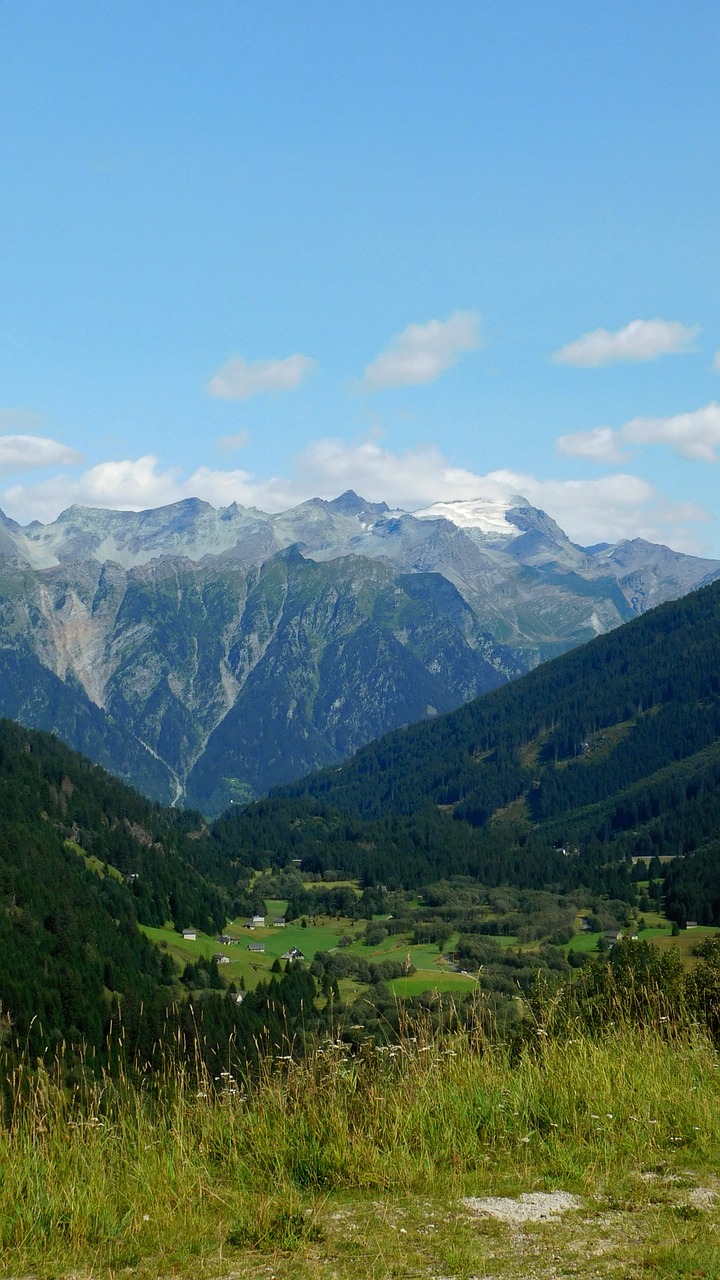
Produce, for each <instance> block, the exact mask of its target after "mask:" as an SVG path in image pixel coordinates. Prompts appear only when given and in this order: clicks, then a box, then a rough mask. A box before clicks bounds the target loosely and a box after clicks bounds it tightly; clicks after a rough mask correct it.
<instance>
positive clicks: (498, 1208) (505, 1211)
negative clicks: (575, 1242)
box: [462, 1191, 582, 1226]
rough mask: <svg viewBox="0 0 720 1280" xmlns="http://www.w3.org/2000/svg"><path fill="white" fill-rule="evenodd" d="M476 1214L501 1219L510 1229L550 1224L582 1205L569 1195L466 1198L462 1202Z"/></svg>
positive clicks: (543, 1193)
mask: <svg viewBox="0 0 720 1280" xmlns="http://www.w3.org/2000/svg"><path fill="white" fill-rule="evenodd" d="M462 1203H463V1204H464V1206H465V1208H466V1209H471V1210H472V1212H473V1213H480V1214H484V1215H485V1216H486V1217H488V1218H498V1219H499V1220H500V1221H501V1222H509V1223H510V1224H511V1226H520V1224H521V1223H523V1222H547V1221H549V1220H550V1219H551V1218H556V1217H557V1216H558V1215H559V1214H561V1213H567V1212H568V1210H569V1209H580V1208H581V1207H582V1201H580V1200H579V1199H578V1198H577V1196H571V1195H569V1194H568V1192H567V1191H528V1192H526V1193H525V1195H522V1196H518V1198H517V1200H513V1199H511V1198H510V1196H486V1197H484V1198H481V1197H478V1196H466V1197H465V1199H464V1200H463V1202H462Z"/></svg>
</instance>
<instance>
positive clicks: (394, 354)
mask: <svg viewBox="0 0 720 1280" xmlns="http://www.w3.org/2000/svg"><path fill="white" fill-rule="evenodd" d="M479 323H480V317H479V315H478V313H477V312H476V311H455V312H453V314H452V315H451V316H449V317H448V319H447V320H428V322H427V324H409V325H408V327H407V329H403V331H402V333H398V334H397V335H396V336H395V337H394V338H392V339H391V341H390V345H389V346H388V348H387V350H385V351H382V352H381V353H380V355H379V356H378V357H377V358H376V359H375V360H373V361H372V363H371V364H369V365H368V366H367V368H366V370H365V373H364V375H363V380H362V383H361V384H360V389H361V390H362V391H381V390H383V389H385V388H387V387H415V386H420V385H422V384H424V383H426V382H434V381H435V379H436V378H439V377H440V375H441V374H442V373H445V371H446V370H447V369H450V368H452V366H453V365H454V364H456V363H457V359H458V356H459V355H461V353H462V352H463V351H476V350H477V348H478V347H479V346H480V337H479V332H478V327H479Z"/></svg>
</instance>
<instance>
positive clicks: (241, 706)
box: [0, 492, 720, 815]
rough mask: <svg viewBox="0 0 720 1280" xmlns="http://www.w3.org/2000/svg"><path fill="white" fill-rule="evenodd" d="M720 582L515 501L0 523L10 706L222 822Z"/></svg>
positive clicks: (164, 512)
mask: <svg viewBox="0 0 720 1280" xmlns="http://www.w3.org/2000/svg"><path fill="white" fill-rule="evenodd" d="M718 573H720V563H718V562H714V561H704V560H699V559H697V558H694V557H690V556H684V555H681V554H679V553H676V552H672V551H670V550H668V548H664V547H658V546H653V545H652V544H648V543H643V542H641V541H636V542H632V543H620V544H618V545H617V546H615V547H609V546H605V545H602V546H599V547H596V548H590V549H584V548H581V547H577V546H575V545H574V544H573V543H572V542H570V540H569V539H568V538H567V537H566V535H565V534H564V533H563V531H562V530H561V529H560V528H559V526H558V525H557V524H556V523H555V521H553V520H552V519H551V518H550V517H549V516H548V515H547V514H546V513H544V512H542V511H538V510H537V509H536V508H534V507H533V506H532V505H531V504H530V503H529V502H527V500H526V499H524V498H522V497H521V496H519V495H515V496H512V497H510V498H508V499H506V500H504V501H498V500H496V499H492V500H491V499H482V498H479V499H476V500H474V501H470V502H468V501H465V502H445V503H438V504H435V506H433V507H430V508H428V509H426V510H425V511H421V512H417V513H415V514H414V515H413V514H409V513H406V512H400V511H390V510H389V509H388V508H387V506H386V504H384V503H369V502H367V501H365V500H364V499H362V498H360V497H358V496H357V495H356V494H354V493H352V492H348V493H345V494H343V495H341V496H340V497H339V498H337V499H335V500H334V501H332V502H325V501H322V500H320V499H312V500H310V501H308V502H305V503H302V504H300V505H299V506H298V507H295V508H292V509H291V510H289V511H285V512H280V513H278V514H276V515H268V514H266V513H263V512H261V511H256V510H252V509H243V508H241V507H238V506H237V505H236V504H233V505H232V506H230V507H227V508H223V509H220V510H215V509H214V508H212V507H211V506H209V505H208V504H207V503H203V502H200V501H198V500H197V499H191V500H187V501H184V502H180V503H176V504H174V505H172V506H170V507H166V508H160V509H158V510H155V511H144V512H118V511H105V510H90V509H86V508H80V507H71V508H70V509H69V510H68V511H66V512H63V513H62V515H61V516H60V517H58V519H57V520H56V521H55V522H54V523H53V524H50V525H40V524H37V523H35V524H32V525H29V526H27V527H26V528H21V527H20V526H19V525H17V524H16V523H15V522H14V521H11V520H8V519H6V518H5V517H2V516H1V515H0V668H2V669H3V670H4V672H5V679H4V680H2V681H0V714H4V715H8V716H12V717H13V718H16V719H18V720H20V721H22V722H23V723H25V724H28V725H31V726H35V727H38V728H44V729H50V730H54V731H57V732H58V733H60V734H61V735H62V737H63V738H64V739H65V740H66V741H68V742H69V743H70V744H71V745H73V746H74V747H76V748H77V749H79V750H81V751H84V752H86V753H87V754H88V755H90V756H91V757H92V758H93V759H95V760H96V761H98V762H100V763H102V764H104V765H106V766H107V767H108V768H111V769H113V770H114V771H115V772H117V773H118V774H119V775H120V776H122V777H123V778H125V779H126V780H127V781H129V782H131V783H132V784H134V785H136V786H138V787H140V788H142V789H143V790H144V791H145V792H146V793H147V794H149V795H151V796H153V797H154V798H156V799H158V800H161V801H163V802H165V803H189V804H196V805H199V806H201V807H202V808H203V810H204V812H205V813H207V814H208V815H212V814H216V813H218V812H219V811H220V810H221V809H222V808H224V807H225V806H227V805H228V804H229V803H231V802H232V801H235V802H238V801H245V800H247V799H248V798H250V797H252V796H254V795H258V794H261V793H263V792H265V791H267V789H268V788H269V787H271V786H273V785H276V784H278V783H282V782H285V781H289V780H292V779H293V778H296V777H298V776H301V775H303V774H304V773H306V772H307V771H309V770H311V769H314V768H317V767H319V766H323V765H329V764H334V763H338V762H340V761H342V760H343V759H345V758H347V756H348V755H351V754H352V752H353V751H354V750H356V749H357V748H358V747H360V746H362V745H363V744H364V743H365V742H367V741H368V740H370V739H372V738H373V737H375V736H378V735H381V734H383V733H385V732H387V731H388V730H389V729H393V728H395V727H397V726H399V725H403V724H407V723H410V722H412V721H416V720H421V719H423V718H425V717H432V716H434V715H436V714H438V713H442V712H444V711H447V710H449V709H451V708H453V707H456V706H458V705H460V704H462V703H463V702H466V701H468V700H469V699H472V698H473V697H475V696H477V695H478V694H480V693H483V692H485V691H487V690H490V689H492V688H493V687H496V686H498V685H500V684H503V683H505V682H506V681H507V680H509V679H514V678H515V677H516V676H518V675H520V674H521V673H522V672H523V671H526V670H528V669H530V668H532V667H534V666H536V665H537V663H538V662H539V661H541V660H545V659H548V658H551V657H553V656H555V655H556V654H558V653H561V652H564V651H566V650H567V649H568V648H571V647H573V646H575V645H578V644H582V643H583V642H585V641H587V640H588V639H590V638H591V637H592V636H594V635H597V634H599V633H604V632H607V631H609V630H611V629H612V628H614V627H617V626H619V625H620V624H621V623H623V622H624V621H626V620H627V619H629V618H630V617H632V616H634V615H635V614H637V613H642V612H644V610H645V609H646V608H647V607H648V606H649V605H651V604H655V603H657V602H659V601H661V600H663V599H665V598H667V597H675V596H678V595H681V594H683V593H684V592H686V591H688V590H690V589H691V588H692V587H693V586H695V585H696V584H697V583H698V582H700V581H701V580H702V581H704V580H708V581H709V580H712V579H713V577H715V576H716V575H717V574H718Z"/></svg>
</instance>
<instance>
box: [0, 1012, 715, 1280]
mask: <svg viewBox="0 0 720 1280" xmlns="http://www.w3.org/2000/svg"><path fill="white" fill-rule="evenodd" d="M719 1066H720V1063H719V1060H718V1055H717V1053H716V1050H715V1049H714V1048H713V1046H712V1045H711V1044H710V1043H709V1041H708V1040H706V1039H705V1038H704V1037H703V1036H701V1035H695V1034H693V1032H692V1031H691V1032H689V1033H688V1032H686V1033H683V1034H682V1035H678V1036H677V1037H672V1038H666V1036H665V1035H664V1034H663V1029H662V1028H661V1027H655V1028H654V1029H653V1028H650V1029H646V1030H641V1029H637V1028H633V1027H632V1026H630V1025H623V1024H619V1025H616V1026H615V1027H609V1028H608V1030H607V1032H606V1033H605V1034H604V1035H601V1036H599V1037H597V1038H592V1037H590V1036H588V1035H586V1034H582V1033H578V1034H577V1035H570V1036H569V1038H567V1039H565V1038H563V1039H562V1040H554V1039H551V1038H549V1037H547V1036H545V1035H544V1034H542V1029H541V1028H539V1029H538V1034H537V1035H536V1037H535V1041H534V1042H533V1043H531V1044H530V1045H528V1046H527V1047H526V1048H525V1050H524V1051H523V1052H522V1053H521V1054H520V1056H519V1057H518V1058H517V1060H516V1061H512V1060H511V1056H510V1052H509V1050H508V1049H507V1048H505V1047H503V1046H502V1045H497V1044H490V1043H486V1042H483V1041H482V1040H480V1039H478V1038H476V1037H475V1038H474V1037H472V1036H469V1035H457V1036H454V1037H452V1038H449V1037H445V1038H437V1039H436V1038H433V1037H432V1036H428V1037H426V1038H423V1037H422V1036H421V1035H419V1036H418V1037H417V1039H412V1038H406V1039H404V1040H401V1041H400V1042H399V1043H398V1044H397V1045H395V1046H391V1047H383V1048H378V1047H375V1046H372V1045H370V1044H368V1045H367V1046H366V1047H365V1048H363V1049H362V1050H361V1051H360V1052H359V1053H358V1054H356V1055H354V1056H352V1057H351V1056H349V1055H348V1053H347V1050H346V1047H345V1046H344V1045H342V1044H338V1043H333V1042H328V1043H326V1044H323V1045H320V1046H318V1048H317V1049H316V1050H315V1051H314V1052H313V1053H312V1054H311V1055H310V1056H309V1057H308V1058H306V1059H305V1060H302V1061H298V1062H296V1061H290V1060H287V1059H286V1060H280V1061H276V1062H275V1063H274V1064H273V1063H267V1064H266V1067H265V1069H264V1071H263V1073H262V1076H261V1078H260V1079H259V1080H258V1081H257V1083H256V1084H254V1085H253V1086H252V1088H249V1089H248V1090H247V1091H243V1090H242V1089H241V1088H240V1087H239V1086H237V1085H236V1084H235V1082H234V1081H233V1080H232V1078H231V1077H230V1076H228V1077H225V1078H221V1079H219V1080H217V1081H202V1080H201V1081H200V1083H199V1084H198V1082H197V1079H196V1078H194V1076H193V1073H192V1072H190V1071H187V1072H184V1071H181V1070H178V1069H177V1068H170V1067H168V1069H167V1071H166V1072H165V1074H164V1075H163V1076H162V1077H161V1078H160V1079H159V1080H155V1081H148V1082H147V1084H146V1085H145V1086H143V1085H142V1084H137V1083H136V1084H132V1083H131V1082H130V1080H129V1079H126V1078H120V1079H118V1080H115V1081H111V1080H109V1079H105V1080H102V1081H100V1082H95V1083H80V1084H76V1085H75V1086H73V1087H72V1088H68V1087H67V1086H66V1085H64V1084H63V1083H62V1080H61V1078H60V1077H61V1073H60V1072H59V1071H58V1073H57V1075H56V1076H54V1075H53V1073H52V1072H50V1073H48V1072H46V1071H43V1070H40V1071H39V1072H38V1071H37V1070H33V1071H30V1070H29V1069H28V1068H27V1067H21V1068H16V1069H15V1071H14V1074H13V1075H12V1077H11V1079H10V1080H9V1093H8V1102H7V1112H6V1119H5V1123H4V1125H3V1128H2V1132H1V1133H0V1169H1V1178H0V1244H1V1252H0V1261H1V1264H2V1274H3V1275H6V1276H28V1275H33V1276H38V1277H48V1278H49V1277H50V1276H69V1275H73V1276H77V1275H82V1276H94V1277H101V1276H102V1277H109V1276H114V1275H116V1274H118V1273H121V1272H123V1271H125V1273H126V1274H128V1275H130V1274H133V1275H136V1276H140V1277H146V1276H147V1277H150V1276H153V1277H154V1276H157V1275H159V1274H162V1275H163V1276H182V1277H185V1276H188V1277H189V1276H190V1275H192V1276H218V1277H219V1276H229V1275H233V1276H238V1277H245V1276H248V1277H249V1276H257V1275H267V1276H268V1277H269V1276H275V1277H278V1278H279V1277H281V1276H282V1277H285V1276H287V1277H290V1276H295V1277H308V1278H309V1280H310V1278H312V1277H314V1278H316V1280H325V1278H326V1277H327V1278H328V1280H329V1278H330V1277H331V1276H332V1277H336V1278H342V1280H344V1278H345V1277H350V1276H353V1277H359V1276H373V1277H378V1280H379V1278H380V1277H383V1276H393V1275H394V1276H396V1277H411V1276H428V1277H431V1276H435V1277H437V1276H440V1275H443V1276H450V1275H453V1276H457V1277H470V1276H479V1275H494V1276H507V1277H508V1278H509V1277H515V1276H520V1275H524V1276H526V1275H528V1274H533V1276H544V1275H545V1274H547V1275H548V1276H549V1275H551V1274H553V1275H556V1276H559V1275H568V1276H569V1275H574V1276H585V1275H587V1276H590V1275H593V1276H597V1275H618V1276H620V1275H624V1276H633V1275H637V1276H645V1275H647V1276H650V1275H654V1276H661V1277H662V1276H667V1277H669V1278H674V1277H681V1276H688V1277H689V1276H699V1275H703V1276H706V1277H707V1276H720V1245H719V1244H718V1236H717V1234H716V1228H717V1226H718V1225H720V1223H719V1220H718V1217H717V1214H715V1213H714V1210H713V1208H712V1199H713V1195H714V1192H713V1190H712V1187H713V1185H714V1183H713V1179H714V1176H715V1171H716V1170H718V1168H720V1166H719V1164H718V1161H719V1160H720V1069H719ZM556 1188H560V1189H562V1190H564V1191H567V1192H572V1193H575V1194H577V1195H579V1196H580V1197H581V1198H582V1199H583V1203H584V1204H585V1205H586V1211H585V1213H584V1215H583V1216H581V1217H580V1218H578V1215H577V1214H574V1215H570V1219H569V1220H568V1222H565V1221H563V1223H562V1224H561V1225H558V1226H553V1227H552V1228H551V1227H550V1226H547V1227H529V1228H527V1230H526V1231H525V1235H524V1237H523V1238H524V1239H525V1245H524V1246H523V1249H525V1251H526V1252H527V1250H529V1251H530V1253H531V1254H533V1256H535V1258H536V1263H535V1264H534V1265H535V1270H534V1271H532V1272H531V1271H529V1270H528V1269H527V1268H526V1269H525V1270H522V1269H518V1268H519V1267H520V1258H519V1254H518V1245H517V1240H518V1237H517V1232H515V1234H514V1235H513V1232H512V1231H510V1230H509V1229H508V1228H507V1227H505V1226H504V1225H502V1224H498V1223H495V1222H494V1221H490V1220H485V1219H481V1220H472V1217H471V1215H468V1214H467V1213H466V1212H464V1211H463V1210H462V1207H461V1198H462V1197H463V1196H467V1195H471V1196H485V1195H515V1194H518V1193H520V1192H527V1191H533V1190H537V1189H544V1190H550V1189H556ZM687 1188H690V1191H692V1190H693V1188H694V1189H695V1190H697V1189H698V1188H699V1191H698V1195H699V1194H700V1192H702V1196H704V1197H705V1199H704V1200H703V1199H702V1196H701V1197H700V1200H698V1198H697V1196H696V1198H695V1199H693V1197H692V1195H691V1194H690V1191H687V1193H686V1189H687ZM708 1188H710V1189H708ZM688 1196H689V1197H690V1198H689V1199H688ZM613 1215H614V1216H613ZM573 1221H574V1224H575V1225H573ZM613 1221H614V1222H615V1228H613V1227H612V1222H613ZM599 1222H601V1223H602V1230H600V1228H599V1227H598V1223H599ZM618 1223H620V1224H621V1225H618ZM613 1232H614V1234H613ZM599 1238H602V1240H604V1241H605V1242H606V1244H607V1241H608V1240H609V1241H610V1244H609V1245H608V1246H607V1248H605V1247H604V1246H603V1248H604V1252H603V1250H602V1249H601V1250H600V1252H597V1251H596V1253H595V1254H594V1253H593V1248H594V1245H593V1241H596V1242H597V1239H599ZM513 1241H514V1244H513ZM558 1249H559V1250H560V1255H561V1256H562V1258H563V1259H564V1260H565V1261H564V1262H563V1266H564V1265H565V1262H567V1261H568V1259H569V1260H570V1262H569V1263H568V1268H569V1269H566V1270H563V1269H560V1270H558V1269H557V1268H558V1262H557V1257H556V1255H557V1254H558ZM546 1254H547V1265H548V1267H550V1266H551V1264H552V1266H554V1267H555V1270H554V1271H551V1270H548V1271H545V1270H543V1267H544V1266H545V1262H544V1261H543V1259H545V1257H546ZM552 1257H555V1258H556V1260H555V1262H554V1263H552ZM589 1257H592V1267H591V1268H590V1264H589V1262H588V1258H589ZM570 1263H572V1265H571V1266H570ZM573 1268H574V1269H573ZM587 1268H590V1269H587Z"/></svg>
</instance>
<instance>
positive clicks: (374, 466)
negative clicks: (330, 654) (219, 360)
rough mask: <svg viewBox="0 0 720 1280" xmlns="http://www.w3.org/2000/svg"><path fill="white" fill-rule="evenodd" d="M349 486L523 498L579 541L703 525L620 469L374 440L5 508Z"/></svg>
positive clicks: (64, 491) (274, 495) (16, 512)
mask: <svg viewBox="0 0 720 1280" xmlns="http://www.w3.org/2000/svg"><path fill="white" fill-rule="evenodd" d="M348 488H353V489H355V490H357V492H359V493H361V494H362V495H363V496H364V497H365V498H368V499H370V500H371V501H382V500H384V501H386V502H388V503H389V504H391V505H392V506H398V507H401V508H403V509H405V510H416V509H418V508H421V507H427V506H430V505H431V504H432V503H433V502H438V501H448V500H452V499H453V498H476V497H478V496H486V497H498V498H505V497H507V496H508V495H510V494H515V493H520V494H523V495H524V496H525V497H526V498H528V499H529V500H530V502H532V503H533V504H534V505H535V506H538V507H540V508H542V509H543V510H544V511H547V512H548V513H549V514H550V515H551V516H552V517H553V518H554V519H555V520H557V522H558V524H559V525H560V526H561V528H563V529H564V530H565V531H566V532H567V533H568V534H569V536H570V537H571V538H572V539H573V540H574V541H575V542H579V543H582V544H591V543H594V542H603V541H608V542H613V541H616V540H618V539H620V538H636V537H642V538H647V539H648V540H649V541H651V542H666V543H669V544H670V545H671V546H675V547H677V548H679V549H681V550H688V551H697V550H698V545H697V543H698V539H697V536H696V534H695V532H694V529H693V526H695V525H697V523H698V522H699V521H703V520H705V519H707V513H706V512H705V511H704V510H703V508H702V507H699V506H697V505H695V504H687V503H685V504H683V503H674V502H672V501H670V500H669V499H668V498H666V497H665V496H664V495H663V494H661V493H659V492H658V491H657V490H656V489H655V488H653V486H652V485H651V484H649V483H648V482H647V481H646V480H642V479H640V478H639V477H638V476H633V475H628V474H624V473H617V474H614V475H607V476H603V477H600V478H598V479H594V480H555V479H550V480H540V479H538V478H537V477H535V476H532V475H530V474H526V473H523V472H517V471H512V470H509V469H507V470H500V471H493V472H490V473H488V474H487V475H478V474H476V473H474V472H472V471H468V470H466V469H464V468H461V467H454V466H452V465H451V464H450V463H449V462H448V461H447V459H446V458H445V457H444V456H443V454H442V453H441V452H440V450H439V449H438V448H437V447H436V446H434V445H423V446H419V447H417V448H415V449H408V450H406V451H404V452H403V453H394V452H392V451H391V450H389V449H385V448H383V447H382V446H381V445H380V444H379V443H378V441H377V440H366V441H361V442H359V443H351V444H347V443H345V442H344V441H341V440H330V439H325V440H317V441H315V442H314V443H313V444H312V445H310V446H309V448H307V449H306V450H304V452H303V453H301V454H300V455H299V456H298V457H297V458H296V459H295V463H294V466H293V468H292V471H291V474H290V475H289V476H287V477H270V478H268V479H258V478H257V477H255V476H253V475H252V474H251V473H250V472H248V471H243V470H240V469H235V470H228V471H223V470H213V469H211V468H209V467H199V468H198V469H197V470H196V471H194V472H193V473H192V474H191V475H189V476H187V477H183V476H182V475H181V473H180V471H179V469H177V468H168V469H166V470H163V469H161V468H160V466H159V463H158V460H157V458H155V457H153V456H151V455H148V456H146V457H143V458H137V459H134V460H133V459H126V460H124V461H120V462H103V463H100V464H99V465H98V466H95V467H91V468H90V469H89V470H87V471H85V472H83V473H82V474H81V475H79V476H77V477H74V478H71V477H69V476H56V477H54V478H52V479H46V480H43V481H41V482H40V483H38V484H36V485H17V486H15V487H14V488H11V489H7V490H6V491H5V494H4V495H3V497H2V500H1V501H0V505H1V506H2V507H3V509H4V510H7V511H8V514H9V515H11V516H13V517H14V518H15V519H16V520H19V521H21V522H25V521H28V520H31V519H39V520H42V521H49V520H53V519H55V518H56V517H57V515H58V514H59V512H60V511H61V510H63V509H64V508H66V507H68V506H70V505H71V504H72V503H80V504H81V505H84V506H99V507H114V508H118V509H120V510H142V509H144V508H151V507H158V506H162V505H164V504H166V503H170V502H178V501H179V500H180V499H181V498H188V497H199V498H203V499H205V501H207V502H210V503H212V504H213V506H227V505H228V504H229V503H231V502H234V501H236V502H238V503H240V504H241V505H242V506H255V507H259V508H260V509H261V510H264V511H282V510H285V509H286V508H287V507H290V506H294V505H295V504H296V503H298V502H302V501H304V500H305V499H307V498H311V497H320V498H334V497H337V495H338V494H339V493H340V492H342V491H343V490H344V489H348Z"/></svg>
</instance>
